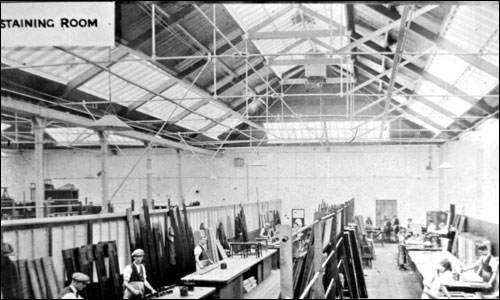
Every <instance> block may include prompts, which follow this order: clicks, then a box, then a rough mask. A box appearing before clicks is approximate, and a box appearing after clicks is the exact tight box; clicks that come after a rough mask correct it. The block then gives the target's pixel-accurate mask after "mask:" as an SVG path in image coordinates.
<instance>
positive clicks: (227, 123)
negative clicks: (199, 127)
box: [205, 117, 241, 140]
mask: <svg viewBox="0 0 500 300" xmlns="http://www.w3.org/2000/svg"><path fill="white" fill-rule="evenodd" d="M240 123H241V120H240V119H238V118H233V117H230V118H227V119H226V120H224V121H222V122H221V124H223V125H220V124H219V125H217V126H214V127H212V128H210V129H209V130H207V132H206V133H205V135H207V136H209V137H211V138H214V139H216V140H217V139H219V135H221V134H223V133H224V132H226V131H229V130H230V129H228V127H229V128H234V127H236V126H238V124H240Z"/></svg>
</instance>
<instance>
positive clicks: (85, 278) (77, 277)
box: [71, 272, 90, 282]
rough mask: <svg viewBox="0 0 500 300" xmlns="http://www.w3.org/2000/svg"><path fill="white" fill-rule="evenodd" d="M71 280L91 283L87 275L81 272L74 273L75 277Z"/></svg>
mask: <svg viewBox="0 0 500 300" xmlns="http://www.w3.org/2000/svg"><path fill="white" fill-rule="evenodd" d="M71 279H73V280H74V281H80V282H89V281H90V277H88V276H87V275H85V274H83V273H80V272H75V273H73V275H72V276H71Z"/></svg>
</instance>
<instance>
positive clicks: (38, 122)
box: [32, 117, 46, 218]
mask: <svg viewBox="0 0 500 300" xmlns="http://www.w3.org/2000/svg"><path fill="white" fill-rule="evenodd" d="M32 121H33V131H34V133H35V164H36V167H35V169H36V181H35V182H36V186H35V206H36V209H35V211H36V217H37V218H43V217H44V210H43V207H44V201H45V183H44V179H43V130H44V129H45V125H46V121H45V119H43V118H38V117H34V118H33V119H32Z"/></svg>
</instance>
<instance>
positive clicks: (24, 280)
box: [17, 259, 34, 299]
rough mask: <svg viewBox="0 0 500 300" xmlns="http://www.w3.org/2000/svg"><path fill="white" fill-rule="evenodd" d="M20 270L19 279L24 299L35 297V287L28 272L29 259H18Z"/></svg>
mask: <svg viewBox="0 0 500 300" xmlns="http://www.w3.org/2000/svg"><path fill="white" fill-rule="evenodd" d="M17 262H18V264H17V265H18V270H19V280H20V284H21V287H22V289H21V292H22V296H23V299H33V297H34V295H33V289H32V288H31V283H30V279H29V274H28V260H26V259H21V260H18V261H17Z"/></svg>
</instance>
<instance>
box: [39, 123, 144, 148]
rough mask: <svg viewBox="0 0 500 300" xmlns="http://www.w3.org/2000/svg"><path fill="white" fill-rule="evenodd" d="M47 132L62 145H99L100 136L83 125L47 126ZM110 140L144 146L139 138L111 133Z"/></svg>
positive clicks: (114, 143)
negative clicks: (66, 126)
mask: <svg viewBox="0 0 500 300" xmlns="http://www.w3.org/2000/svg"><path fill="white" fill-rule="evenodd" d="M45 132H46V133H47V134H48V135H50V137H52V138H53V139H54V140H55V141H56V143H57V144H58V145H61V146H97V145H100V142H99V136H98V135H97V134H96V133H95V131H93V130H90V129H86V128H83V127H68V128H46V129H45ZM108 142H109V143H110V144H112V145H126V146H142V145H143V143H142V142H141V141H138V140H134V139H130V138H126V137H121V136H118V135H114V134H111V135H110V136H109V137H108Z"/></svg>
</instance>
